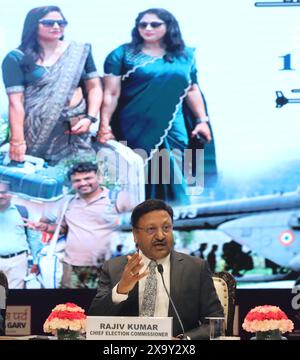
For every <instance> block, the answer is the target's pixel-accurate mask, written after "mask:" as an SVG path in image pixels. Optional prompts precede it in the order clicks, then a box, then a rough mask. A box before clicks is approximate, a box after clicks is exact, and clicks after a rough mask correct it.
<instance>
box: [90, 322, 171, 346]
mask: <svg viewBox="0 0 300 360" xmlns="http://www.w3.org/2000/svg"><path fill="white" fill-rule="evenodd" d="M172 325H173V318H170V317H149V318H146V317H138V316H88V317H87V327H86V338H87V340H150V339H152V340H170V339H171V338H172Z"/></svg>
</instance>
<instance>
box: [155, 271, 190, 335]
mask: <svg viewBox="0 0 300 360" xmlns="http://www.w3.org/2000/svg"><path fill="white" fill-rule="evenodd" d="M157 271H158V272H159V273H160V276H161V279H162V282H163V286H164V289H165V291H166V293H167V295H168V298H169V300H170V303H171V305H172V307H173V309H174V312H175V314H176V317H177V319H178V322H179V325H180V327H181V330H182V334H181V336H180V340H191V338H190V337H189V336H187V335H185V334H184V333H185V331H184V326H183V323H182V321H181V319H180V316H179V314H178V311H177V309H176V306H175V304H174V302H173V300H172V298H171V295H170V294H169V291H168V289H167V287H166V284H165V279H164V276H163V272H164V267H163V266H162V264H157Z"/></svg>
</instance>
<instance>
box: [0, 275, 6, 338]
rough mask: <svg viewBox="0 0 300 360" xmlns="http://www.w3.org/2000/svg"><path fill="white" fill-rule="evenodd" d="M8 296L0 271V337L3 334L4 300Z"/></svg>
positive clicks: (4, 276)
mask: <svg viewBox="0 0 300 360" xmlns="http://www.w3.org/2000/svg"><path fill="white" fill-rule="evenodd" d="M7 296H8V281H7V277H6V275H5V274H4V272H2V271H0V335H4V334H5V316H6V299H7Z"/></svg>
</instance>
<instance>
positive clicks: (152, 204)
mask: <svg viewBox="0 0 300 360" xmlns="http://www.w3.org/2000/svg"><path fill="white" fill-rule="evenodd" d="M156 210H164V211H166V212H167V213H168V214H169V215H170V217H171V219H172V222H173V209H172V208H171V206H169V205H167V204H166V203H165V202H164V201H162V200H159V199H149V200H146V201H144V202H142V203H140V204H139V205H137V206H136V207H135V208H134V209H133V211H132V214H131V225H132V226H133V227H136V226H137V223H138V222H139V219H140V218H141V217H142V216H143V215H145V214H148V213H149V212H151V211H156Z"/></svg>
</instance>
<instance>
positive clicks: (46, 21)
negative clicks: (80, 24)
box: [39, 19, 68, 27]
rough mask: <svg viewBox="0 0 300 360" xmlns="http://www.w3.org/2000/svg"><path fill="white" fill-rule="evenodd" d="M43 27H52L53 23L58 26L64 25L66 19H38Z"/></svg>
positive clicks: (66, 23)
mask: <svg viewBox="0 0 300 360" xmlns="http://www.w3.org/2000/svg"><path fill="white" fill-rule="evenodd" d="M39 23H40V24H42V25H43V26H45V27H53V26H54V24H57V25H58V26H59V27H65V26H67V25H68V22H67V20H51V19H44V20H43V19H42V20H40V21H39Z"/></svg>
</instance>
